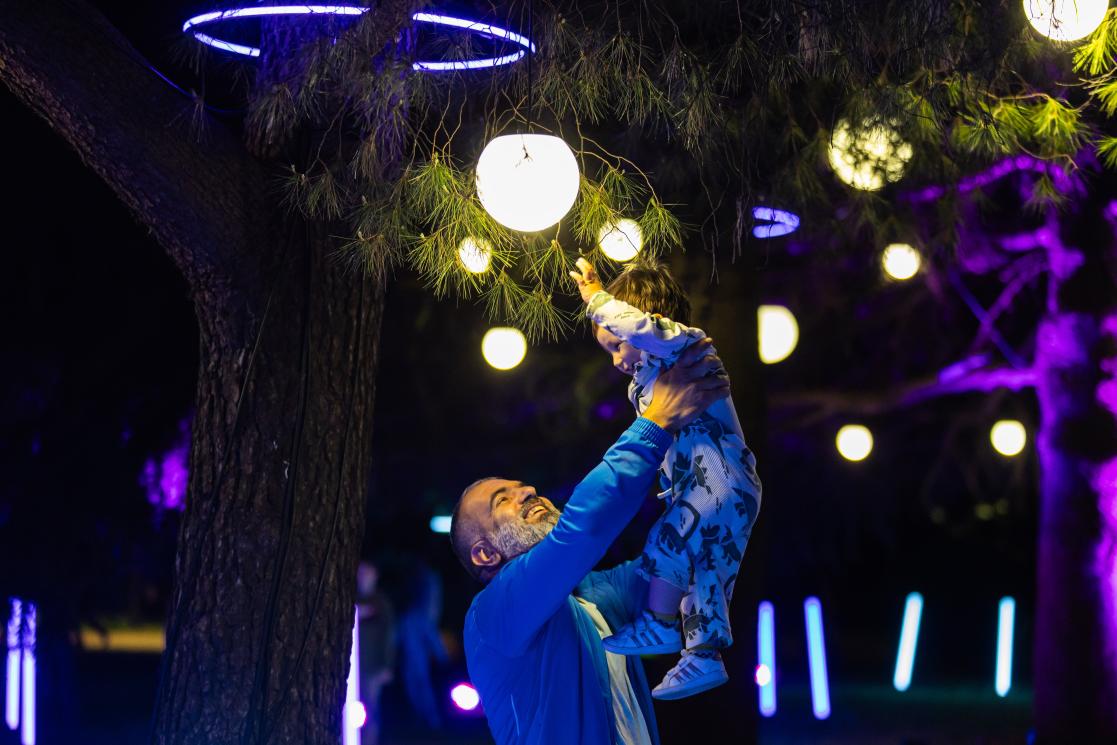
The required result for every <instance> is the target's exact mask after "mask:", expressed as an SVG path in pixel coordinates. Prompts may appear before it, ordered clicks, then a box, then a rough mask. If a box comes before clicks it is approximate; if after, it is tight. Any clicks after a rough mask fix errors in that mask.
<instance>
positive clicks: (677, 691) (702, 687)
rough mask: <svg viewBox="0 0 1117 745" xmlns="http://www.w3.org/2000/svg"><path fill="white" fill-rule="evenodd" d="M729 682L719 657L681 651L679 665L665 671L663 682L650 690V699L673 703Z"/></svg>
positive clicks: (687, 650)
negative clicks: (678, 699) (675, 700)
mask: <svg viewBox="0 0 1117 745" xmlns="http://www.w3.org/2000/svg"><path fill="white" fill-rule="evenodd" d="M728 680H729V673H727V672H725V663H724V662H722V661H721V655H720V654H717V653H715V654H714V655H713V656H706V655H703V654H701V653H699V654H695V653H694V652H691V651H690V650H689V649H684V650H683V656H682V658H681V659H680V660H679V664H677V665H675V667H673V668H671V669H670V670H668V671H667V674H666V675H664V676H663V682H662V683H660V684H659V685H657V686H656V687H655V688H653V689H652V698H657V699H659V700H660V701H673V700H674V699H677V698H686V697H687V696H693V695H694V694H696V693H702V691H708V690H710V689H711V688H715V687H717V686H719V685H721V684H722V683H725V682H727V681H728Z"/></svg>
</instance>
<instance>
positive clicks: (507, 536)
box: [450, 476, 560, 582]
mask: <svg viewBox="0 0 1117 745" xmlns="http://www.w3.org/2000/svg"><path fill="white" fill-rule="evenodd" d="M559 515H560V513H559V511H558V510H557V509H555V506H554V505H553V504H551V502H550V500H548V499H547V498H546V497H542V496H539V495H538V494H536V493H535V487H533V486H528V485H527V484H525V483H523V482H522V481H513V480H511V479H505V478H501V477H498V476H487V477H485V478H483V479H478V480H477V481H474V482H473V483H472V484H470V485H469V486H467V487H466V488H465V491H463V492H462V495H461V497H460V498H459V499H458V503H457V504H456V505H455V506H454V512H453V515H452V516H451V518H450V543H451V545H452V546H453V548H454V555H455V556H457V557H458V561H460V562H461V563H462V566H464V567H465V570H466V571H467V572H469V575H470V576H471V577H473V578H474V579H476V580H478V581H481V582H487V581H488V580H490V579H492V577H493V575H494V574H496V572H497V571H498V570H499V569H500V567H501V566H502V565H503V564H504V562H506V561H508V560H509V559H513V558H515V557H517V556H519V555H520V554H522V553H524V552H525V551H527V550H528V549H530V548H531V547H532V546H534V545H535V544H536V543H538V542H539V541H541V540H543V538H544V537H546V535H547V534H548V533H550V532H551V529H552V528H554V526H555V525H556V524H557V523H558V519H559Z"/></svg>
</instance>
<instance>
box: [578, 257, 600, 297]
mask: <svg viewBox="0 0 1117 745" xmlns="http://www.w3.org/2000/svg"><path fill="white" fill-rule="evenodd" d="M574 263H575V265H576V266H577V267H578V269H579V270H580V271H579V272H570V276H571V277H572V278H573V279H574V282H575V283H576V284H577V285H578V294H579V295H581V296H582V302H583V303H588V302H589V301H590V298H591V297H593V296H594V295H595V294H597V293H598V292H601V291H602V290H604V289H605V288H604V287H602V286H601V280H600V279H598V278H597V272H595V271H594V269H593V264H591V263H589V262H588V261H586V260H585V259H583V258H580V257H579V259H578V260H577V261H575V262H574Z"/></svg>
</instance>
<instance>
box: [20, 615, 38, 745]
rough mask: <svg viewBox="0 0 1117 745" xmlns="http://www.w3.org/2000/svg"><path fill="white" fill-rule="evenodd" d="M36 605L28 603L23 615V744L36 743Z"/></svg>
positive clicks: (21, 730)
mask: <svg viewBox="0 0 1117 745" xmlns="http://www.w3.org/2000/svg"><path fill="white" fill-rule="evenodd" d="M35 626H36V618H35V606H34V604H32V603H28V604H27V608H26V609H25V613H24V617H23V696H22V698H23V716H22V717H21V720H20V734H19V741H20V743H21V745H35Z"/></svg>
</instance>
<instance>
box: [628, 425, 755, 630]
mask: <svg viewBox="0 0 1117 745" xmlns="http://www.w3.org/2000/svg"><path fill="white" fill-rule="evenodd" d="M707 419H708V418H707V417H705V416H703V417H701V418H699V420H698V421H697V422H695V424H693V425H691V426H689V427H686V428H684V429H683V431H682V432H680V433H679V438H678V440H677V441H676V443H675V445H674V447H672V448H671V451H670V452H669V453H668V458H669V459H671V462H670V464H669V465H670V467H671V495H670V497H668V505H667V509H666V510H665V511H664V513H663V515H662V516H661V517H660V518H659V520H658V521H656V523H655V525H654V526H652V529H651V531H649V533H648V541H647V543H646V544H645V546H644V553H643V555H642V556H641V558H640V565H639V572H640V573H641V574H643V575H644V576H645V577H648V578H651V577H656V578H658V579H661V580H663V581H664V582H667V583H669V584H672V585H674V586H675V587H678V588H679V589H681V590H683V591H684V593H685V594H684V595H683V599H682V603H681V605H680V613H681V614H682V619H683V633H684V635H685V639H686V646H687V648H688V649H691V648H694V647H696V646H699V645H706V646H712V647H719V648H720V647H727V646H729V645H730V644H731V643H732V642H733V634H732V631H731V630H730V628H729V602H730V600H731V599H732V597H733V585H734V583H735V582H736V580H737V572H738V569H739V568H740V564H741V556H742V555H743V554H744V551H745V544H747V543H748V539H749V535H750V533H751V532H752V526H753V524H754V523H755V522H756V515H757V512H758V511H759V509H760V480H759V479H758V478H757V475H756V458H755V457H753V454H752V452H751V451H750V450H749V449H748V448H747V447H746V446H745V443H744V441H743V440H742V439H741V438H740V436H738V435H736V434H733V433H726V432H724V431H722V430H721V429H720V428H718V427H716V426H704V425H707V424H709V425H714V424H715V421H713V420H709V421H708V420H707Z"/></svg>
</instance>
